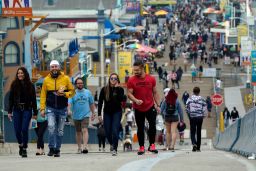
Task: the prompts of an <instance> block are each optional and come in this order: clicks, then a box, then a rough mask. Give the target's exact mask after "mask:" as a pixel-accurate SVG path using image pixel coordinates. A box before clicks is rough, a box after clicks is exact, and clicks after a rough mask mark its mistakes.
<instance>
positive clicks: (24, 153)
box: [21, 148, 28, 157]
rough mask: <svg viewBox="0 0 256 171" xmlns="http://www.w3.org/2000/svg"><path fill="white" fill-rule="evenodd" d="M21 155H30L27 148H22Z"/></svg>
mask: <svg viewBox="0 0 256 171" xmlns="http://www.w3.org/2000/svg"><path fill="white" fill-rule="evenodd" d="M21 157H28V155H27V149H25V148H23V149H22V153H21Z"/></svg>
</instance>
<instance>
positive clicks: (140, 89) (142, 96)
mask: <svg viewBox="0 0 256 171" xmlns="http://www.w3.org/2000/svg"><path fill="white" fill-rule="evenodd" d="M155 86H156V80H155V78H154V77H152V76H150V75H148V74H146V76H145V78H138V77H136V76H132V77H130V78H129V80H128V83H127V88H128V89H133V95H134V97H135V98H136V99H139V100H142V101H143V103H142V104H141V105H137V104H136V103H133V108H134V109H137V110H139V111H141V112H146V111H148V110H149V109H150V108H151V107H152V106H153V105H154V97H153V88H154V87H155Z"/></svg>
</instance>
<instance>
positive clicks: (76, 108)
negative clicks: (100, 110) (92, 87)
mask: <svg viewBox="0 0 256 171" xmlns="http://www.w3.org/2000/svg"><path fill="white" fill-rule="evenodd" d="M75 85H76V94H75V96H74V97H72V98H70V99H69V101H68V114H69V115H71V114H72V118H73V120H74V124H75V129H76V142H77V145H78V150H77V153H88V145H87V144H88V138H89V135H88V126H89V121H90V117H91V115H92V113H93V116H92V118H94V116H95V114H94V111H95V110H96V108H95V105H94V100H93V96H92V93H91V92H90V91H89V90H87V89H84V84H83V80H82V79H81V78H77V79H76V81H75ZM82 142H83V147H82Z"/></svg>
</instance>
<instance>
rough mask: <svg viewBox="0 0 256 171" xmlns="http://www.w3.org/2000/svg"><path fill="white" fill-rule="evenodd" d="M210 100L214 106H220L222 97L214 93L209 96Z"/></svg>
mask: <svg viewBox="0 0 256 171" xmlns="http://www.w3.org/2000/svg"><path fill="white" fill-rule="evenodd" d="M211 101H212V104H213V105H214V106H220V105H222V103H223V97H222V95H220V94H214V95H212V96H211Z"/></svg>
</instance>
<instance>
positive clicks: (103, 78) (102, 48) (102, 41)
mask: <svg viewBox="0 0 256 171" xmlns="http://www.w3.org/2000/svg"><path fill="white" fill-rule="evenodd" d="M124 29H126V27H121V28H118V29H113V30H111V31H110V32H108V33H105V34H104V32H103V29H102V30H101V32H100V67H101V74H100V77H101V87H103V86H104V85H105V69H104V62H105V61H104V56H105V54H104V50H105V49H104V47H105V46H104V38H105V36H108V35H110V34H111V33H113V32H114V31H116V30H124ZM115 58H117V54H115ZM115 60H116V61H117V59H115ZM115 65H116V66H115V72H117V62H115Z"/></svg>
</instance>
